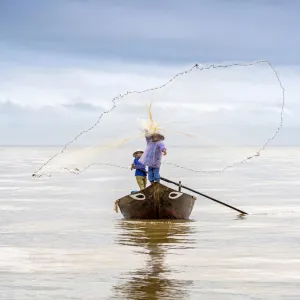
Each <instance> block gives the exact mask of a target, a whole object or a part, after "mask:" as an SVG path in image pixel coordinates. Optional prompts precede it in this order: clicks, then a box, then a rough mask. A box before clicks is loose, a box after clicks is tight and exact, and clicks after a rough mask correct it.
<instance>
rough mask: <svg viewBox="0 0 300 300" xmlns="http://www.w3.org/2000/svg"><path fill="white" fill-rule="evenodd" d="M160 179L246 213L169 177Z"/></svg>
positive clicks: (244, 213)
mask: <svg viewBox="0 0 300 300" xmlns="http://www.w3.org/2000/svg"><path fill="white" fill-rule="evenodd" d="M160 179H161V180H163V181H166V182H169V183H172V184H175V185H177V186H181V187H182V188H184V189H186V190H189V191H191V192H193V193H196V194H198V195H200V196H203V197H205V198H208V199H210V200H212V201H215V202H217V203H220V204H222V205H224V206H227V207H229V208H231V209H234V210H236V211H238V212H239V213H241V214H243V215H248V214H247V213H246V212H244V211H242V210H240V209H238V208H235V207H233V206H231V205H229V204H226V203H224V202H222V201H219V200H217V199H215V198H212V197H210V196H207V195H205V194H202V193H200V192H197V191H195V190H193V189H190V188H189V187H186V186H184V185H179V184H178V183H176V182H174V181H171V180H169V179H166V178H163V177H160Z"/></svg>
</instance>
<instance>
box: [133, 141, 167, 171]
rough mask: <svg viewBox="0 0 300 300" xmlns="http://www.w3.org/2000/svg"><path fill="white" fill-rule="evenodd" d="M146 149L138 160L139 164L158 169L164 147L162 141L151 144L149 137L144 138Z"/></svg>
mask: <svg viewBox="0 0 300 300" xmlns="http://www.w3.org/2000/svg"><path fill="white" fill-rule="evenodd" d="M146 142H147V148H146V150H145V152H144V153H143V155H142V156H141V158H140V160H139V161H140V162H141V163H142V164H144V165H145V166H148V167H151V168H160V166H161V158H162V151H164V150H166V146H165V144H164V143H163V142H162V141H158V142H153V141H152V139H151V137H150V136H146Z"/></svg>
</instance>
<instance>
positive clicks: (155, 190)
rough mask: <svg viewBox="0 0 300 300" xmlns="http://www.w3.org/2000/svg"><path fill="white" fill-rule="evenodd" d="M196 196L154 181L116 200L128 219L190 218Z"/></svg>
mask: <svg viewBox="0 0 300 300" xmlns="http://www.w3.org/2000/svg"><path fill="white" fill-rule="evenodd" d="M195 200H196V198H195V197H193V196H191V195H188V194H185V193H183V192H180V191H176V190H173V189H171V188H169V187H167V186H165V185H163V184H160V183H154V184H153V185H150V186H148V187H147V188H146V189H144V190H142V191H139V192H137V193H134V194H131V195H127V196H125V197H123V198H120V199H118V200H117V201H116V205H117V206H118V207H119V209H120V211H121V213H122V215H123V216H124V218H126V219H189V216H190V214H191V212H192V210H193V207H194V203H195Z"/></svg>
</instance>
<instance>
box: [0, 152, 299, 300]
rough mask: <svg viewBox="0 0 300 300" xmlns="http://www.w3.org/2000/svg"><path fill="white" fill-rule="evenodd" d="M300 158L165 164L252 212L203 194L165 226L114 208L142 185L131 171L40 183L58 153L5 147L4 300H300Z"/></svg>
mask: <svg viewBox="0 0 300 300" xmlns="http://www.w3.org/2000/svg"><path fill="white" fill-rule="evenodd" d="M299 150H300V149H296V148H289V149H287V148H274V149H269V150H268V151H267V152H265V154H264V156H263V157H261V158H259V159H257V160H255V161H253V162H251V163H248V164H247V165H245V166H240V167H238V168H237V169H235V170H231V171H228V172H226V173H224V174H217V175H213V176H206V175H202V174H198V173H189V172H182V171H180V170H176V169H175V170H174V169H171V168H170V167H169V168H167V167H165V168H164V170H163V171H162V173H163V174H164V176H165V177H168V178H170V179H171V180H180V179H181V180H183V183H184V184H186V185H187V186H190V187H191V188H194V189H198V190H199V191H201V192H203V193H206V194H209V195H211V196H213V197H216V198H218V199H220V200H222V201H225V202H226V201H228V203H230V204H231V205H234V206H236V207H238V208H240V209H242V210H245V211H247V212H248V213H249V216H247V217H244V218H241V217H239V216H237V214H236V212H234V211H232V210H230V209H229V208H226V207H223V206H221V205H219V204H216V203H213V202H211V201H210V200H207V199H205V198H202V197H198V199H197V200H196V204H195V207H194V210H193V212H192V215H191V221H188V222H186V221H185V222H183V221H176V222H166V221H164V222H162V221H126V220H123V219H122V216H121V215H120V213H119V214H116V213H115V212H114V210H113V205H114V200H116V199H118V198H119V197H121V196H123V195H125V194H128V192H129V191H130V190H132V189H135V188H136V183H135V179H134V177H133V174H132V173H130V172H128V171H126V170H116V169H113V168H104V167H102V168H100V167H96V168H93V169H90V170H89V171H88V172H86V173H83V174H81V175H80V176H76V175H71V174H66V173H60V174H58V175H56V176H53V177H50V178H48V177H42V178H38V179H37V178H32V177H31V174H32V172H33V171H35V169H36V167H37V166H39V164H40V163H41V162H44V161H45V160H46V159H47V158H48V157H49V156H50V155H51V154H53V153H54V152H55V149H52V148H49V149H47V148H0V152H1V163H0V195H1V197H0V299H3V300H11V299H16V300H27V299H28V300H29V299H30V300H32V299H39V300H44V299H45V300H57V299H59V300H66V299H74V300H75V299H78V300H79V299H131V300H134V299H149V300H151V299H207V300H210V299H218V300H219V299H220V300H227V299H228V300H247V299H249V300H250V299H251V300H253V299H272V300H277V299H284V300H292V299H293V300H294V299H295V300H296V299H297V300H298V299H299V297H300V271H299V270H300V251H299V246H300V207H299V195H300V187H299V178H300V171H299V170H300V152H299ZM193 151H197V150H193ZM210 160H211V161H215V160H216V158H215V157H213V156H211V157H209V156H206V157H205V158H203V162H202V163H203V165H204V164H207V163H208V162H210ZM200 164H201V161H200Z"/></svg>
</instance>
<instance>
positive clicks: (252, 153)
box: [33, 61, 285, 177]
mask: <svg viewBox="0 0 300 300" xmlns="http://www.w3.org/2000/svg"><path fill="white" fill-rule="evenodd" d="M146 83H147V85H150V86H144V87H143V88H141V89H140V90H133V91H128V92H125V93H123V94H119V95H117V96H116V97H114V98H113V99H111V100H110V99H106V100H99V103H100V104H101V105H102V107H103V112H102V113H101V114H100V115H99V116H98V118H96V120H91V125H90V126H88V127H87V128H84V129H83V130H82V131H81V132H79V133H78V134H77V135H75V136H74V137H73V138H71V139H70V141H69V142H68V143H67V144H65V145H64V146H62V147H61V149H60V150H59V151H57V152H55V153H54V154H53V155H52V156H51V157H49V159H48V160H46V161H45V162H43V163H42V164H41V165H40V166H39V168H38V169H37V170H36V171H35V172H34V174H33V176H36V177H41V176H53V175H54V174H58V173H60V172H69V173H72V174H81V173H82V172H88V170H90V169H91V168H96V169H97V168H105V167H107V168H119V169H124V170H125V169H130V164H131V162H132V159H133V158H132V153H133V152H134V151H135V150H136V149H138V148H139V149H145V147H146V142H145V138H144V132H143V130H145V129H147V130H149V131H150V132H160V133H162V134H163V135H164V136H165V144H166V147H167V150H168V154H167V156H166V157H164V158H163V161H162V168H165V169H168V170H171V169H174V170H176V169H177V170H178V169H180V170H181V171H184V172H197V173H203V174H214V173H220V172H224V171H226V170H228V169H233V168H235V167H237V166H239V165H242V164H244V163H245V162H248V161H250V160H252V159H253V158H256V157H259V156H260V155H261V154H262V151H263V150H265V149H266V147H267V146H268V145H269V144H270V143H271V142H272V141H273V140H274V139H275V138H276V137H277V135H278V133H279V131H280V129H281V128H282V125H283V113H284V105H285V103H284V102H285V99H284V92H285V90H284V87H283V85H282V82H281V80H280V78H279V76H278V73H277V71H276V70H275V69H274V67H273V66H272V65H271V64H270V63H269V62H267V61H258V62H253V63H234V64H227V65H226V64H224V65H208V66H203V65H199V64H196V65H194V66H193V67H192V68H189V69H187V70H183V71H181V72H179V73H176V74H175V75H174V76H171V77H169V78H165V77H164V76H163V75H162V76H160V77H159V78H157V77H151V78H150V79H149V78H148V79H147V80H146V79H145V85H146ZM87 100H88V99H87ZM62 130H63V128H62ZM224 154H226V155H224Z"/></svg>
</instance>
